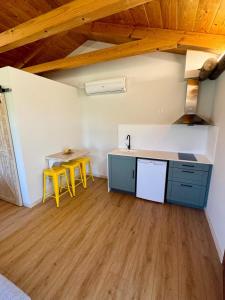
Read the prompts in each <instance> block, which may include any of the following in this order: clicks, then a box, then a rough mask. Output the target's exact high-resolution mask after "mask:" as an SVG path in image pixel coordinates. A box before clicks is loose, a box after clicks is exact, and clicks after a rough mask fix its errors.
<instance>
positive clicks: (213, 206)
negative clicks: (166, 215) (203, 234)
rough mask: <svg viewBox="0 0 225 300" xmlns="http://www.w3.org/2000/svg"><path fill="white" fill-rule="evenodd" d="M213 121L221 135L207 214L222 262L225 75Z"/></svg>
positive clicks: (218, 85)
mask: <svg viewBox="0 0 225 300" xmlns="http://www.w3.org/2000/svg"><path fill="white" fill-rule="evenodd" d="M213 120H214V122H215V124H216V125H217V126H218V127H219V134H218V138H217V148H216V153H215V163H214V166H213V173H212V179H211V186H210V191H209V199H208V205H207V208H206V214H207V217H208V220H209V223H210V225H211V230H212V232H213V235H214V240H215V242H216V245H217V249H218V252H219V254H220V258H221V261H222V257H223V253H224V250H225V73H223V75H221V76H220V77H219V79H218V80H217V81H216V93H215V107H214V112H213Z"/></svg>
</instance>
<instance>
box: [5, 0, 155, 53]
mask: <svg viewBox="0 0 225 300" xmlns="http://www.w3.org/2000/svg"><path fill="white" fill-rule="evenodd" d="M149 1H151V0H127V1H124V0H104V1H102V0H86V1H83V0H75V1H71V2H69V3H67V4H65V5H62V6H60V7H58V8H56V9H54V10H52V11H50V12H47V13H45V14H43V15H40V16H38V17H36V18H33V19H31V20H29V21H27V22H25V23H23V24H20V25H18V26H16V27H14V28H12V29H9V30H7V31H5V32H2V33H1V34H0V53H2V52H5V51H8V50H11V49H14V48H17V47H20V46H22V45H25V44H28V43H31V42H34V41H37V40H39V39H42V38H46V37H49V36H51V35H54V34H56V33H59V32H63V31H67V30H69V29H71V28H74V27H78V26H80V25H82V24H85V23H90V22H92V21H95V20H98V19H100V18H103V17H106V16H109V15H112V14H114V13H119V12H121V11H123V10H127V9H130V8H133V7H136V6H138V5H141V4H145V3H147V2H149Z"/></svg>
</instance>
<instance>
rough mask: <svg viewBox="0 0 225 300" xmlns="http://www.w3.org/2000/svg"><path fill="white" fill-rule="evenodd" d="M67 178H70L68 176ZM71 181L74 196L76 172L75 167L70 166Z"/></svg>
mask: <svg viewBox="0 0 225 300" xmlns="http://www.w3.org/2000/svg"><path fill="white" fill-rule="evenodd" d="M67 180H68V178H67ZM70 183H71V186H72V192H73V196H75V174H74V169H73V168H70Z"/></svg>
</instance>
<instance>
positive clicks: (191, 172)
mask: <svg viewBox="0 0 225 300" xmlns="http://www.w3.org/2000/svg"><path fill="white" fill-rule="evenodd" d="M182 172H183V173H190V174H194V172H193V171H182Z"/></svg>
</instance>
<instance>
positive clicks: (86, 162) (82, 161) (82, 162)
mask: <svg viewBox="0 0 225 300" xmlns="http://www.w3.org/2000/svg"><path fill="white" fill-rule="evenodd" d="M76 162H78V163H80V165H81V170H82V177H83V186H84V188H86V187H87V179H88V178H91V179H92V181H94V177H93V172H92V166H91V158H90V157H88V156H87V157H81V158H79V159H77V160H76ZM87 166H88V169H89V174H88V175H87Z"/></svg>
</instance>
